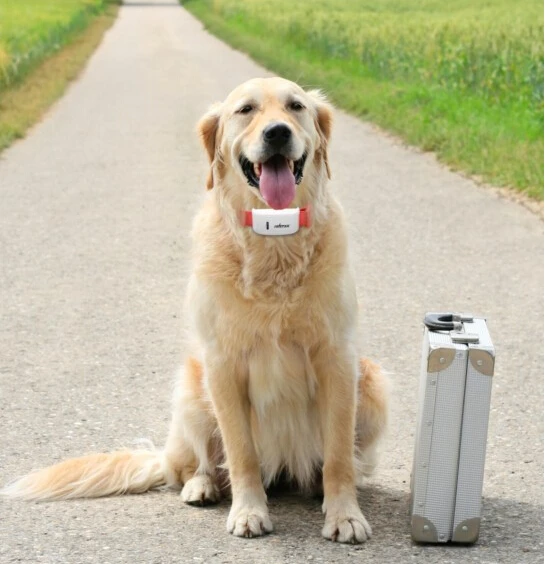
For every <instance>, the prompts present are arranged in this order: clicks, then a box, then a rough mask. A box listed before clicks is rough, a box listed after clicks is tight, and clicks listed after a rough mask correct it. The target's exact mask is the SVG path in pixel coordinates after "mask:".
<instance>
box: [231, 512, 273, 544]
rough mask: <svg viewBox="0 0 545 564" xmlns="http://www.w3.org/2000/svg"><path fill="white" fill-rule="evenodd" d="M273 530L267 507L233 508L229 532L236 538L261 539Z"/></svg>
mask: <svg viewBox="0 0 545 564" xmlns="http://www.w3.org/2000/svg"><path fill="white" fill-rule="evenodd" d="M272 530H273V526H272V523H271V520H270V518H269V511H268V510H267V507H266V506H265V507H260V506H244V507H241V508H239V509H236V508H235V507H234V506H233V507H232V508H231V512H230V513H229V518H228V519H227V531H228V532H229V533H231V534H233V535H235V536H236V537H246V538H252V537H260V536H262V535H266V534H267V533H270V532H271V531H272Z"/></svg>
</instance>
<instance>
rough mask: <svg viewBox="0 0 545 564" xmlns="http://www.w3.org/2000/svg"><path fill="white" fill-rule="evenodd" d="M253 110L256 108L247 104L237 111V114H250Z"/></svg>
mask: <svg viewBox="0 0 545 564" xmlns="http://www.w3.org/2000/svg"><path fill="white" fill-rule="evenodd" d="M253 109H254V107H253V106H252V105H251V104H246V105H245V106H242V108H240V109H239V110H237V114H249V113H250V112H251V111H252V110H253Z"/></svg>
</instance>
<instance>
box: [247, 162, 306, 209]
mask: <svg viewBox="0 0 545 564" xmlns="http://www.w3.org/2000/svg"><path fill="white" fill-rule="evenodd" d="M306 159H307V156H306V154H305V155H303V156H302V157H301V158H300V159H299V160H297V161H292V160H290V159H288V158H286V157H285V156H284V155H280V154H278V155H273V156H272V157H270V158H269V159H267V160H266V161H265V162H263V163H252V162H251V161H249V160H248V159H247V158H246V157H244V156H242V157H240V166H241V168H242V172H243V173H244V176H245V177H246V180H247V181H248V184H249V185H250V186H253V187H254V188H257V189H259V191H260V193H261V196H263V198H264V199H265V201H266V202H267V204H269V206H271V208H273V209H277V210H279V209H283V208H287V207H288V206H289V205H290V204H291V202H292V201H293V199H294V198H295V186H296V185H297V184H299V183H300V182H301V180H302V179H303V168H304V166H305V161H306Z"/></svg>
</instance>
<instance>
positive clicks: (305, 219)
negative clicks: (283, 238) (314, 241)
mask: <svg viewBox="0 0 545 564" xmlns="http://www.w3.org/2000/svg"><path fill="white" fill-rule="evenodd" d="M310 224H311V216H310V207H309V206H307V207H306V208H286V209H284V210H270V209H253V210H245V211H244V212H243V214H242V225H243V226H244V227H251V228H252V229H253V230H254V231H255V233H257V234H258V235H293V233H297V231H299V227H310Z"/></svg>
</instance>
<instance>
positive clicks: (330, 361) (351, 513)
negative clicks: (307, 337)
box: [315, 347, 371, 543]
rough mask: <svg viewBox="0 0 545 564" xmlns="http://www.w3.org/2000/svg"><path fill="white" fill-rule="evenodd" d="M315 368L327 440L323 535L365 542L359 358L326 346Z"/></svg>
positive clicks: (323, 428)
mask: <svg viewBox="0 0 545 564" xmlns="http://www.w3.org/2000/svg"><path fill="white" fill-rule="evenodd" d="M315 367H316V373H317V376H318V380H319V392H318V393H319V404H320V416H321V424H322V433H323V440H324V467H323V484H324V503H323V512H324V513H325V525H324V528H323V529H322V535H323V536H324V537H325V538H326V539H329V540H333V541H337V542H346V543H360V542H365V541H366V540H367V539H368V538H369V537H370V536H371V527H370V526H369V524H368V523H367V521H366V519H365V517H364V516H363V513H362V512H361V510H360V508H359V505H358V500H357V496H356V485H355V471H354V435H355V414H356V381H357V360H356V357H355V355H354V354H352V352H351V351H349V350H334V349H332V348H329V347H323V348H322V349H321V350H320V353H319V355H318V358H317V359H316V365H315Z"/></svg>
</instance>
